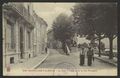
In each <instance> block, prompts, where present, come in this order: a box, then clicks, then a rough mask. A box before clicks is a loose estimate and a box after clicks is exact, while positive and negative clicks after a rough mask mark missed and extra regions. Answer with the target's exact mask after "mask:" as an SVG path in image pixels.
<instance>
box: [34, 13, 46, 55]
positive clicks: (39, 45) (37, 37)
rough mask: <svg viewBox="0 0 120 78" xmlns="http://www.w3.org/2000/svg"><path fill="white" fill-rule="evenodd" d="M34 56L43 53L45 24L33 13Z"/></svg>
mask: <svg viewBox="0 0 120 78" xmlns="http://www.w3.org/2000/svg"><path fill="white" fill-rule="evenodd" d="M34 19H35V20H36V22H35V28H34V56H37V55H38V54H41V53H44V52H45V47H46V43H47V41H46V38H47V31H46V29H47V23H46V22H45V21H44V20H43V19H42V18H41V17H39V16H38V15H37V14H36V13H35V12H34Z"/></svg>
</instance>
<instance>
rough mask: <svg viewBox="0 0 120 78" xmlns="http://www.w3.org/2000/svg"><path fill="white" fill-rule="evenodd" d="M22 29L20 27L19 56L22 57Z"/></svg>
mask: <svg viewBox="0 0 120 78" xmlns="http://www.w3.org/2000/svg"><path fill="white" fill-rule="evenodd" d="M23 53H24V50H23V29H22V27H20V58H21V59H23Z"/></svg>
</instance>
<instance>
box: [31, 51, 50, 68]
mask: <svg viewBox="0 0 120 78" xmlns="http://www.w3.org/2000/svg"><path fill="white" fill-rule="evenodd" d="M49 53H50V52H49V50H48V53H47V55H46V56H45V57H44V58H43V59H42V61H40V62H39V63H38V64H37V65H35V66H34V67H32V69H36V68H37V67H38V66H39V65H40V64H42V63H43V62H44V61H45V60H46V58H47V57H48V55H49Z"/></svg>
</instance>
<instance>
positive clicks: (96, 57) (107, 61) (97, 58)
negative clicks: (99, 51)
mask: <svg viewBox="0 0 120 78" xmlns="http://www.w3.org/2000/svg"><path fill="white" fill-rule="evenodd" d="M95 58H96V59H98V60H102V61H103V62H105V63H109V64H111V65H114V66H117V64H115V63H112V62H109V61H106V60H104V59H101V58H98V57H95Z"/></svg>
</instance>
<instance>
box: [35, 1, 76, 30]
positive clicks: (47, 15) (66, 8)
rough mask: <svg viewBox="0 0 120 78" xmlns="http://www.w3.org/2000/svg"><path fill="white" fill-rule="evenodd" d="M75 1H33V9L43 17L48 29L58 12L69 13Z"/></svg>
mask: <svg viewBox="0 0 120 78" xmlns="http://www.w3.org/2000/svg"><path fill="white" fill-rule="evenodd" d="M74 5H75V3H45V2H43V3H33V9H34V10H35V12H36V14H37V15H38V16H40V17H41V18H43V19H44V20H45V21H46V22H47V24H48V30H49V29H50V28H51V26H52V23H53V21H54V20H55V18H56V17H57V16H58V15H59V14H60V13H65V14H67V15H71V14H72V12H71V10H70V9H71V8H72V7H73V6H74Z"/></svg>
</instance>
